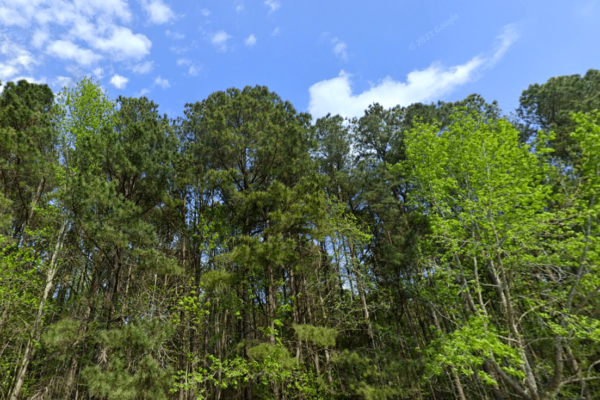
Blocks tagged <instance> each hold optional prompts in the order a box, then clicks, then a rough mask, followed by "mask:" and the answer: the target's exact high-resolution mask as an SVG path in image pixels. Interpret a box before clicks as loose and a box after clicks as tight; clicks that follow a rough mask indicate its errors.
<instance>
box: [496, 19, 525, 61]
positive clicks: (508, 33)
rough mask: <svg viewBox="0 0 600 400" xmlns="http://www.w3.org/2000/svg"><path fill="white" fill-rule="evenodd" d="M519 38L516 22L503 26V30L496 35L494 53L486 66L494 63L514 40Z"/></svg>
mask: <svg viewBox="0 0 600 400" xmlns="http://www.w3.org/2000/svg"><path fill="white" fill-rule="evenodd" d="M518 39H519V30H518V29H517V26H516V24H509V25H505V26H504V30H503V31H502V33H501V34H500V35H498V37H496V42H497V44H496V48H495V49H494V50H495V52H494V55H493V56H492V58H491V59H490V61H488V67H491V66H492V65H494V64H496V63H497V62H498V61H499V60H500V59H501V58H502V57H503V56H504V54H505V53H506V51H507V50H508V48H509V47H510V46H512V44H513V43H514V42H516V41H517V40H518Z"/></svg>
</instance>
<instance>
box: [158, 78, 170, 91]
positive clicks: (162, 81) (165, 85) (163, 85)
mask: <svg viewBox="0 0 600 400" xmlns="http://www.w3.org/2000/svg"><path fill="white" fill-rule="evenodd" d="M154 84H155V85H158V86H160V87H161V88H163V89H167V88H170V87H171V84H170V83H169V81H168V80H167V79H163V78H161V77H160V76H157V77H156V79H155V80H154Z"/></svg>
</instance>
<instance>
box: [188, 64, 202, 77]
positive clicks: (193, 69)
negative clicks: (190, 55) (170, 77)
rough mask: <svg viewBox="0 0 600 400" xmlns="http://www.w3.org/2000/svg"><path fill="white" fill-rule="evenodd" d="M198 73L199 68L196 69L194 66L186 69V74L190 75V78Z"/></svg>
mask: <svg viewBox="0 0 600 400" xmlns="http://www.w3.org/2000/svg"><path fill="white" fill-rule="evenodd" d="M199 72H200V67H197V66H195V65H190V67H189V68H188V74H190V75H191V76H196V75H198V73H199Z"/></svg>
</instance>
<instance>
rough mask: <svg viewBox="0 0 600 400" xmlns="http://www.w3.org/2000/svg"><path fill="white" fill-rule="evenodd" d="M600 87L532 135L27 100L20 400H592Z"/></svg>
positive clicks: (581, 88) (514, 127)
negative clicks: (170, 113)
mask: <svg viewBox="0 0 600 400" xmlns="http://www.w3.org/2000/svg"><path fill="white" fill-rule="evenodd" d="M598 76H599V75H598V71H594V70H590V71H589V72H588V73H587V74H586V75H585V76H583V77H581V76H579V75H574V76H570V77H558V78H553V79H551V80H550V81H549V82H548V83H546V84H544V85H533V86H531V87H530V88H529V89H528V90H526V91H525V92H524V93H523V96H522V97H521V107H520V109H519V110H518V112H519V117H520V118H521V120H519V121H516V122H509V121H506V120H505V119H503V118H502V115H501V111H500V110H499V108H498V106H497V104H496V103H495V102H492V103H487V102H486V101H485V100H484V99H483V98H482V97H481V96H479V95H470V96H468V97H467V98H466V99H464V100H462V101H458V102H454V103H446V102H438V103H436V104H420V103H419V104H413V105H409V106H407V107H401V106H397V107H393V108H390V109H386V108H384V107H382V106H381V105H379V104H373V105H372V106H370V107H369V108H368V109H367V110H365V114H364V115H363V116H361V117H360V118H356V119H353V120H351V121H348V120H344V119H343V118H341V117H339V116H331V115H327V116H326V117H324V118H321V119H319V120H317V121H315V123H314V124H311V117H310V115H308V114H304V113H299V112H297V111H296V110H295V109H294V107H293V106H292V105H291V104H290V103H289V102H287V101H284V100H282V99H281V98H280V97H279V96H277V95H276V94H275V93H273V92H270V91H269V90H268V89H267V88H266V87H261V86H256V87H246V88H244V89H243V90H238V89H229V90H226V91H220V92H215V93H213V94H211V95H210V96H208V97H207V98H206V99H204V100H202V101H199V102H196V103H193V104H188V105H186V107H185V110H184V113H185V116H184V117H183V118H180V119H178V120H176V121H170V120H168V118H167V117H166V116H163V115H160V114H159V113H158V106H157V105H156V104H155V103H153V102H152V101H150V100H148V99H147V98H145V97H142V98H124V97H119V98H117V99H116V100H113V99H110V98H109V97H108V96H107V95H106V93H104V92H103V91H102V89H101V88H100V86H99V84H97V83H95V82H93V81H92V80H90V79H87V78H85V79H83V80H82V81H81V82H79V83H78V84H77V86H76V87H74V88H69V89H66V90H65V91H63V92H61V93H59V94H58V95H57V96H56V102H55V97H54V95H53V94H52V92H51V91H50V89H49V88H48V87H47V86H45V85H34V84H29V83H27V82H25V81H21V82H19V83H17V84H14V83H8V84H7V85H6V86H5V89H4V92H3V93H2V95H0V174H1V176H0V178H1V180H0V189H1V191H0V400H4V399H11V400H17V399H26V398H31V399H94V400H108V399H132V400H133V399H173V400H175V399H180V400H192V399H213V400H220V399H244V400H251V399H252V400H259V399H274V400H283V399H299V400H300V399H382V400H384V399H385V400H392V399H419V400H440V399H460V400H467V399H482V400H483V399H494V400H501V399H505V400H508V399H524V400H550V399H570V398H586V399H592V398H595V397H596V393H598V392H599V391H600V386H599V384H600V367H599V366H600V340H599V337H600V336H599V335H600V302H599V300H598V296H597V294H598V290H599V288H600V280H599V278H598V277H599V276H600V270H599V267H598V265H599V262H600V254H599V251H598V249H599V248H600V242H599V232H600V231H599V228H600V206H599V202H598V193H599V191H600V169H599V165H600V145H599V144H600V115H598V112H597V111H593V110H594V109H595V108H598V98H599V97H598V96H599V95H600V88H599V87H598ZM572 111H578V112H579V113H576V114H571V112H572ZM528 125H529V127H533V126H535V127H536V128H541V131H540V132H538V133H537V134H535V135H533V134H532V131H531V129H530V128H528ZM553 130H554V131H555V132H551V131H553ZM559 161H560V162H559ZM565 166H566V168H565Z"/></svg>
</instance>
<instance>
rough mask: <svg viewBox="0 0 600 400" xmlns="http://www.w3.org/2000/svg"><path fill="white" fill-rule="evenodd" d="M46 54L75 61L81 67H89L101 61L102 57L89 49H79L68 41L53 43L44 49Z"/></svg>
mask: <svg viewBox="0 0 600 400" xmlns="http://www.w3.org/2000/svg"><path fill="white" fill-rule="evenodd" d="M46 53H47V54H49V55H52V56H54V57H57V58H62V59H63V60H69V61H75V62H76V63H78V64H80V65H83V66H89V65H91V64H94V63H96V62H98V61H100V60H101V59H102V56H100V55H98V54H96V53H94V52H93V51H91V50H89V49H84V48H81V47H79V46H78V45H76V44H75V43H73V42H70V41H68V40H55V41H53V42H52V43H50V45H49V46H48V47H47V48H46Z"/></svg>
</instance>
